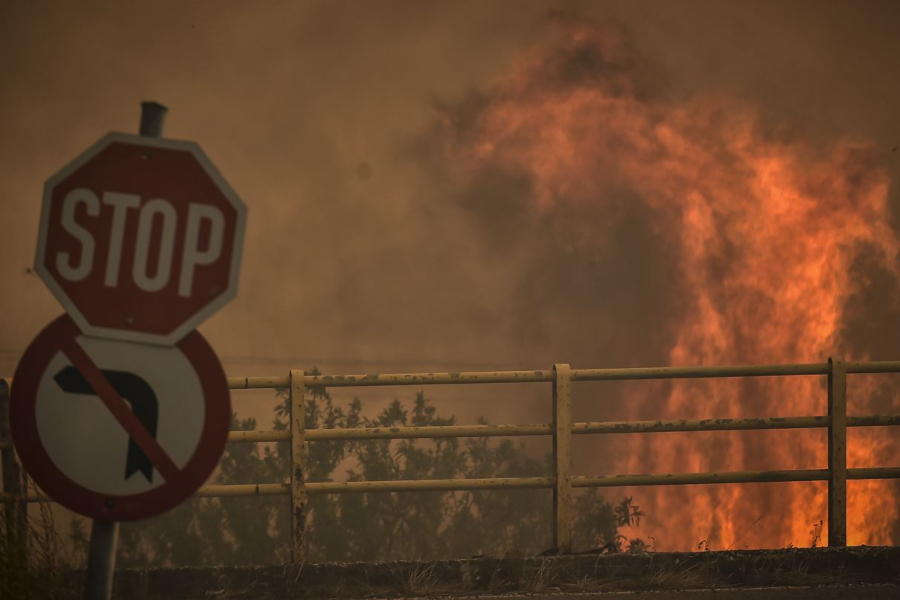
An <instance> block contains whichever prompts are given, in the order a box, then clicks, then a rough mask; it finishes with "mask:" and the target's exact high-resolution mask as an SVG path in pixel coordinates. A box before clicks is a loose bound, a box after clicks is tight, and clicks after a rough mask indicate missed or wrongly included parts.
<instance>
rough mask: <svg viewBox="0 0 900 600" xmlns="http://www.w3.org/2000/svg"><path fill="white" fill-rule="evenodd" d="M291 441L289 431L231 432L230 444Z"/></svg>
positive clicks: (229, 433)
mask: <svg viewBox="0 0 900 600" xmlns="http://www.w3.org/2000/svg"><path fill="white" fill-rule="evenodd" d="M289 439H291V432H290V431H289V430H286V429H285V430H283V431H255V430H254V431H229V432H228V441H229V442H281V441H287V440H289Z"/></svg>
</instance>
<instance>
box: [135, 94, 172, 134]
mask: <svg viewBox="0 0 900 600" xmlns="http://www.w3.org/2000/svg"><path fill="white" fill-rule="evenodd" d="M168 111H169V109H168V108H166V107H165V106H163V105H162V104H160V103H159V102H141V127H140V129H139V130H138V133H140V135H144V136H147V137H162V130H163V122H164V121H165V117H166V113H167V112H168Z"/></svg>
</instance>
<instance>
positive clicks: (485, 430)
mask: <svg viewBox="0 0 900 600" xmlns="http://www.w3.org/2000/svg"><path fill="white" fill-rule="evenodd" d="M858 373H900V361H887V362H851V363H845V362H844V361H843V360H842V359H841V358H839V357H833V358H830V359H829V361H828V362H827V363H804V364H789V365H755V366H726V367H663V368H632V369H570V368H569V366H568V365H566V364H557V365H554V367H553V369H550V370H536V371H495V372H461V373H406V374H388V375H305V374H304V373H303V371H300V370H293V371H290V373H289V374H288V376H287V377H242V378H229V380H228V383H229V386H230V387H231V388H232V389H235V390H237V389H279V388H286V389H288V391H289V392H288V393H289V406H290V427H289V428H288V429H286V430H283V431H232V432H230V434H229V438H228V439H229V441H231V442H276V441H288V440H289V441H290V442H291V453H290V479H289V481H287V482H284V483H268V484H244V485H207V486H204V487H203V488H201V489H200V490H199V491H198V492H197V494H196V495H197V496H199V497H212V496H215V497H221V496H268V495H284V496H290V501H291V556H292V559H293V560H294V561H295V562H297V563H302V562H303V561H304V560H305V550H304V548H305V519H306V503H307V495H308V494H344V493H375V492H381V493H385V492H407V491H424V490H428V491H462V490H504V489H550V490H552V492H553V541H554V545H555V546H556V547H557V548H559V549H560V551H561V552H568V551H570V550H571V546H572V523H573V514H572V509H571V505H572V503H571V490H572V489H573V488H587V487H617V486H649V485H693V484H736V483H762V482H789V481H827V482H828V532H829V534H828V543H829V545H830V546H845V545H846V544H847V480H854V479H898V478H900V466H895V467H869V468H855V469H848V468H847V428H848V427H876V426H890V425H900V415H867V416H848V415H847V403H846V399H847V393H846V391H847V390H846V388H847V383H846V377H847V375H848V374H858ZM797 375H824V376H826V377H827V379H828V414H827V415H822V416H806V417H768V418H750V419H695V420H668V421H615V422H582V423H572V422H571V389H570V388H571V384H572V382H574V381H621V380H644V379H689V378H690V379H705V378H720V377H767V376H771V377H780V376H797ZM488 383H550V384H551V387H552V399H553V422H552V423H547V424H530V425H448V426H428V427H390V428H352V429H350V428H348V429H311V430H306V429H305V411H304V407H305V399H304V394H305V391H306V388H317V387H319V388H321V387H372V386H399V385H417V386H421V385H450V384H488ZM4 390H5V386H4V385H3V380H0V417H2V419H0V438H2V439H0V448H2V449H3V460H4V467H6V464H7V461H8V460H13V459H12V457H13V449H12V445H11V443H10V442H9V438H8V429H4V426H5V425H4V424H5V413H6V411H5V406H2V404H3V401H4V394H3V392H4ZM811 428H827V429H828V468H827V469H800V470H781V471H735V472H724V473H668V474H654V475H643V474H629V475H606V476H579V475H572V473H571V449H570V448H571V441H572V436H573V435H584V434H616V433H657V432H672V431H741V430H751V429H753V430H764V429H811ZM538 435H549V436H552V443H553V472H552V473H551V474H550V475H548V476H546V477H517V478H483V479H431V480H403V481H350V482H307V481H306V478H305V473H306V472H307V468H306V467H307V461H308V453H307V444H308V443H309V442H315V441H319V440H365V439H409V438H459V437H488V436H538ZM10 464H13V463H10ZM22 489H23V488H22V487H21V486H20V485H18V484H16V483H14V482H8V481H7V469H6V468H4V491H5V493H4V494H3V497H4V500H5V501H7V502H9V501H18V502H21V501H22V500H23V499H24V500H27V501H28V502H35V501H38V500H39V497H38V496H37V495H35V494H31V495H25V494H24V493H23V492H22Z"/></svg>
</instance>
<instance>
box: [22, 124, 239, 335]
mask: <svg viewBox="0 0 900 600" xmlns="http://www.w3.org/2000/svg"><path fill="white" fill-rule="evenodd" d="M245 221H246V207H245V206H244V203H243V202H242V201H241V200H240V198H238V196H237V194H235V192H234V190H232V189H231V187H230V186H229V185H228V183H227V182H226V181H225V179H224V178H223V177H222V175H221V174H220V173H219V172H218V171H217V170H216V168H215V167H214V166H213V164H212V162H210V160H209V159H208V158H207V157H206V155H205V154H204V153H203V151H202V150H201V149H200V147H199V146H198V145H197V144H195V143H193V142H187V141H178V140H167V139H157V138H148V137H141V136H135V135H126V134H122V133H110V134H108V135H106V136H104V137H103V138H102V139H101V140H100V141H99V142H97V143H96V144H94V145H93V146H92V147H91V148H89V149H88V150H87V151H85V152H84V153H82V154H81V155H80V156H78V157H77V158H76V159H75V160H74V161H72V162H71V163H69V164H68V165H67V166H66V167H65V168H63V169H62V170H61V171H60V172H59V173H57V174H56V175H54V176H53V177H51V178H50V179H48V180H47V182H46V185H45V186H44V200H43V206H42V210H41V224H40V231H39V234H38V246H37V254H36V257H35V272H36V273H37V274H38V275H39V276H40V277H41V279H42V280H43V281H44V283H45V284H46V285H47V286H48V287H49V288H50V290H51V291H52V292H53V294H54V295H55V296H56V298H57V300H59V301H60V303H62V305H63V307H65V309H66V311H67V312H68V313H69V314H70V315H72V318H73V319H74V320H75V322H76V323H78V326H79V327H80V328H81V330H82V331H84V332H85V333H87V334H88V335H92V336H95V337H107V338H114V339H122V340H127V341H137V342H147V343H157V344H164V345H171V344H174V343H175V342H177V341H178V340H179V339H181V338H182V337H184V336H185V335H187V334H188V333H189V332H191V331H192V330H193V329H194V328H195V327H196V326H197V325H199V324H200V323H201V322H202V321H203V320H204V319H206V318H207V317H209V316H210V315H211V314H212V313H214V312H215V311H216V310H218V309H219V308H221V307H222V306H223V305H224V304H225V303H227V302H228V301H229V300H231V299H232V298H234V296H235V295H236V294H237V285H238V275H239V269H240V260H241V248H242V245H243V236H244V225H245Z"/></svg>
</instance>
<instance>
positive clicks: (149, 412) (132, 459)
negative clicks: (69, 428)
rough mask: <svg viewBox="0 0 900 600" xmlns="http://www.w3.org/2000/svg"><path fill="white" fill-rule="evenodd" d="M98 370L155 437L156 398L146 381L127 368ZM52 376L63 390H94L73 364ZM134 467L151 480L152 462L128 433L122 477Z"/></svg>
mask: <svg viewBox="0 0 900 600" xmlns="http://www.w3.org/2000/svg"><path fill="white" fill-rule="evenodd" d="M100 373H102V374H103V377H104V378H106V380H107V381H108V382H109V384H110V385H111V386H112V387H113V389H114V390H116V393H117V394H119V395H120V396H121V397H122V399H123V400H125V401H126V402H127V403H128V404H129V405H130V406H131V410H132V412H134V415H135V416H136V417H137V418H138V420H139V421H140V422H141V424H142V425H143V426H144V427H145V428H146V429H147V433H149V434H150V435H151V436H153V437H154V438H156V423H157V421H158V419H159V402H158V401H157V399H156V394H155V393H154V392H153V388H152V387H150V384H148V383H147V382H146V381H145V380H144V379H143V378H141V377H139V376H137V375H135V374H134V373H129V372H128V371H107V370H105V369H101V370H100ZM53 380H54V381H56V383H57V384H58V385H59V387H60V388H61V389H62V391H64V392H66V393H67V394H84V395H89V396H96V395H97V394H96V393H95V392H94V388H92V387H91V385H90V384H89V383H88V382H87V380H86V379H85V378H84V376H83V375H82V374H81V371H79V370H78V369H76V368H75V367H72V366H69V367H65V368H64V369H62V370H61V371H60V372H59V373H57V374H56V375H54V376H53ZM138 471H140V472H141V473H143V474H144V477H146V478H147V481H152V480H153V463H152V462H150V459H149V458H147V455H146V454H144V451H143V450H141V449H140V447H139V446H138V445H137V444H136V443H135V441H134V440H133V439H132V438H131V437H130V436H129V438H128V458H127V460H126V462H125V479H128V478H129V477H131V476H132V475H134V474H135V473H136V472H138Z"/></svg>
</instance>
